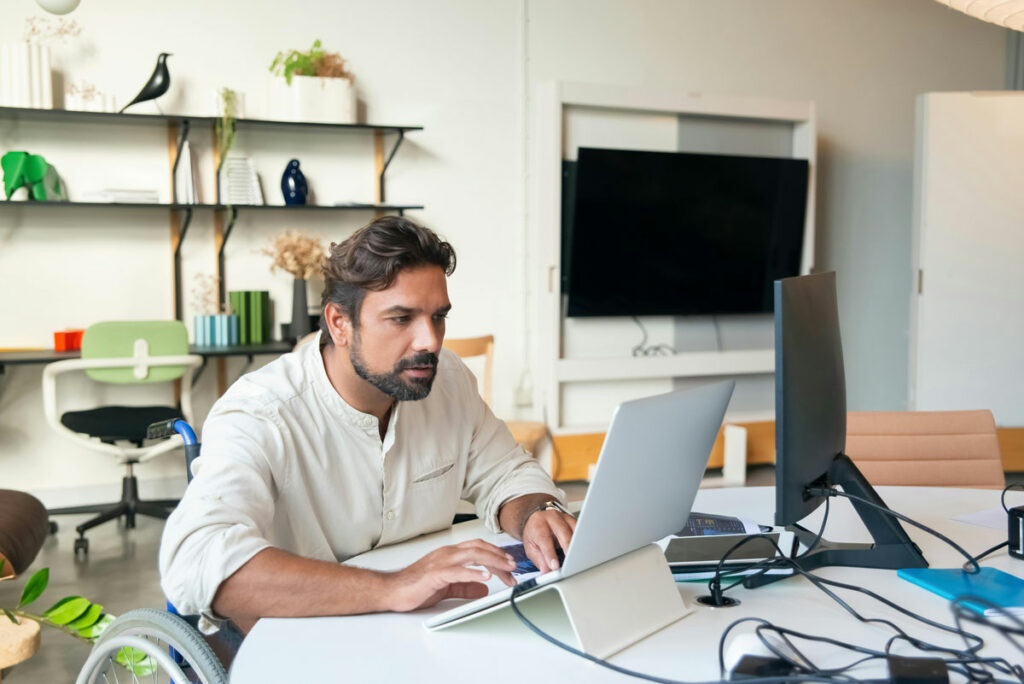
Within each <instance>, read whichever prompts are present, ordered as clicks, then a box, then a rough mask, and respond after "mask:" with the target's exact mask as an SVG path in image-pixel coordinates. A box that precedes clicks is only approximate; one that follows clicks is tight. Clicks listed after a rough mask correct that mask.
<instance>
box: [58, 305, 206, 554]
mask: <svg viewBox="0 0 1024 684" xmlns="http://www.w3.org/2000/svg"><path fill="white" fill-rule="evenodd" d="M202 362H203V358H202V357H201V356H197V355H194V354H189V353H188V333H187V331H186V330H185V326H184V324H182V323H181V322H180V321H126V322H105V323H97V324H95V325H93V326H91V327H89V328H88V329H87V330H86V331H85V334H84V335H83V337H82V358H80V359H68V360H66V361H57V362H56V363H51V364H49V365H48V366H47V367H46V368H45V370H44V371H43V410H44V413H45V416H46V422H47V424H48V425H49V426H50V427H51V428H52V429H53V430H55V431H56V432H58V433H59V434H61V435H63V436H64V437H66V438H68V439H70V440H71V441H73V442H74V443H75V444H78V445H79V446H83V447H86V448H88V449H92V450H94V451H99V452H101V453H105V454H109V455H110V456H113V457H114V458H116V459H117V460H118V462H119V463H121V464H123V465H124V466H125V468H126V472H125V476H124V478H123V479H122V481H121V499H120V501H118V502H117V503H114V504H90V505H86V506H70V507H66V508H57V509H53V510H51V511H49V514H50V515H65V514H77V513H99V515H97V516H96V517H95V518H92V519H91V520H88V521H87V522H84V523H82V524H81V525H78V526H77V527H76V528H75V529H76V530H77V532H78V535H79V536H78V539H76V540H75V554H76V555H77V554H78V553H79V552H82V553H83V554H88V553H89V541H88V540H87V539H86V538H85V532H86V531H87V530H89V529H91V528H93V527H96V526H97V525H100V524H102V523H104V522H106V521H108V520H116V519H119V518H121V517H122V516H124V518H125V524H126V526H127V527H129V528H133V527H135V516H136V514H142V515H148V516H152V517H155V518H166V517H167V516H168V515H169V514H170V511H171V509H173V508H174V506H175V505H177V500H174V499H161V500H155V501H143V500H140V499H139V489H138V481H137V480H136V478H135V474H134V466H135V465H136V464H137V463H142V462H145V461H148V460H150V459H151V458H154V457H156V456H159V455H160V454H164V453H167V452H169V451H171V450H173V449H176V448H178V447H180V446H181V445H182V442H181V439H180V438H178V437H172V438H170V439H165V440H162V441H159V442H157V443H156V444H150V445H146V444H145V443H144V442H145V440H146V428H147V427H148V426H149V425H150V424H151V423H154V422H157V421H160V420H170V419H175V418H184V419H185V420H191V419H192V403H191V398H192V374H193V372H194V370H195V368H196V367H197V366H199V365H201V364H202ZM71 371H85V373H86V375H87V376H88V377H89V378H91V379H92V380H94V381H97V382H101V383H114V384H149V383H159V382H172V381H174V380H178V379H181V400H180V409H179V408H178V407H176V406H167V405H158V406H121V405H114V406H101V407H98V408H93V409H88V410H84V411H68V412H65V413H63V414H60V413H59V412H58V383H57V379H58V376H60V375H62V374H65V373H68V372H71Z"/></svg>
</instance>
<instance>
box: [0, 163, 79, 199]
mask: <svg viewBox="0 0 1024 684" xmlns="http://www.w3.org/2000/svg"><path fill="white" fill-rule="evenodd" d="M0 168H2V169H3V172H4V195H5V196H6V197H7V199H10V198H11V195H13V194H14V192H15V190H17V189H18V188H21V187H27V188H28V196H29V199H33V200H37V201H40V202H67V200H68V196H67V193H66V192H65V191H64V184H63V183H62V182H61V180H60V176H59V175H58V174H57V169H55V168H54V167H53V166H52V165H50V164H48V163H47V161H46V160H45V159H43V157H42V156H41V155H38V154H29V153H28V152H8V153H7V154H5V155H4V156H3V157H0Z"/></svg>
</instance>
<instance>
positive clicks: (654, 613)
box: [503, 544, 693, 658]
mask: <svg viewBox="0 0 1024 684" xmlns="http://www.w3.org/2000/svg"><path fill="white" fill-rule="evenodd" d="M555 597H557V598H559V599H560V601H558V602H556V601H554V598H555ZM544 603H547V604H548V605H547V606H546V607H545V606H543V605H538V604H544ZM552 603H555V604H557V603H560V604H561V606H560V610H555V611H553V610H552V608H554V607H557V606H552V605H551V604H552ZM503 605H504V608H503V609H504V610H507V609H508V606H507V604H503ZM516 606H517V607H519V608H520V610H521V611H522V613H523V614H524V615H525V616H526V617H527V618H529V619H530V621H531V622H533V623H534V624H536V625H537V626H538V627H540V628H541V629H542V630H544V631H545V632H549V631H552V630H550V629H546V628H545V625H546V624H548V625H549V626H552V627H553V626H554V623H555V622H557V621H559V620H561V621H562V622H563V624H564V620H565V618H566V617H568V621H569V624H570V625H571V627H572V633H573V636H575V637H576V642H577V643H576V644H575V645H576V646H577V647H579V649H580V650H581V651H583V652H585V653H588V654H590V655H592V656H596V657H598V658H607V657H608V656H610V655H612V654H614V653H617V652H619V651H621V650H622V649H624V648H626V647H628V646H631V645H632V644H634V643H636V642H638V641H640V640H641V639H643V638H644V637H647V636H649V635H651V634H653V633H654V632H656V631H658V630H659V629H661V628H663V627H667V626H668V625H670V624H672V623H673V622H675V621H676V620H679V619H681V618H683V617H685V616H687V615H689V614H690V613H692V612H693V609H692V608H690V607H688V606H687V605H686V602H685V601H684V600H683V597H682V595H681V594H680V593H679V590H678V589H677V588H676V583H675V580H674V579H673V578H672V572H671V571H670V570H669V567H668V563H666V562H665V555H664V553H662V551H661V549H660V548H659V547H658V546H657V545H655V544H650V545H648V546H644V547H642V548H640V549H637V550H636V551H633V552H631V553H628V554H626V555H624V556H619V557H618V558H615V559H613V560H610V561H608V562H606V563H602V564H601V565H598V566H596V567H593V568H591V569H589V570H585V571H583V572H581V573H579V574H577V575H572V576H571V577H567V578H565V579H563V580H559V581H557V582H553V583H551V584H548V585H544V586H541V587H540V588H538V589H536V590H534V591H532V592H530V593H528V594H524V595H523V596H521V597H519V598H517V599H516ZM558 613H561V614H558Z"/></svg>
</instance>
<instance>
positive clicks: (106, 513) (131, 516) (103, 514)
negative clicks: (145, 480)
mask: <svg viewBox="0 0 1024 684" xmlns="http://www.w3.org/2000/svg"><path fill="white" fill-rule="evenodd" d="M177 505H178V499H155V500H152V501H143V500H141V499H139V481H138V480H137V479H136V477H135V476H134V475H125V477H124V478H123V479H122V480H121V500H120V501H118V502H117V503H115V504H113V505H111V504H88V505H85V506H67V507H65V508H54V509H51V510H49V511H47V513H48V514H49V515H74V514H80V513H99V515H97V516H96V517H95V518H91V519H90V520H87V521H85V522H84V523H82V524H81V525H78V526H76V527H75V530H76V531H77V532H78V539H76V540H75V552H76V553H77V552H78V551H83V552H84V553H86V554H87V553H88V552H89V543H88V540H86V538H85V533H86V532H87V531H88V530H91V529H92V528H94V527H96V526H97V525H102V524H103V523H105V522H107V521H109V520H117V519H119V518H121V517H122V516H124V519H125V527H127V528H129V529H131V528H134V527H135V516H136V515H148V516H150V517H152V518H160V519H166V518H167V516H169V515H170V514H171V511H172V510H174V507H175V506H177Z"/></svg>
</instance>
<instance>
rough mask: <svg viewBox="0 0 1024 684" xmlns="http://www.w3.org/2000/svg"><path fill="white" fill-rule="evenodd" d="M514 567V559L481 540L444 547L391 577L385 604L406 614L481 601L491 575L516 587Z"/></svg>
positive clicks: (485, 593)
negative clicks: (455, 601)
mask: <svg viewBox="0 0 1024 684" xmlns="http://www.w3.org/2000/svg"><path fill="white" fill-rule="evenodd" d="M469 566H480V567H469ZM515 567H516V563H515V560H514V559H513V558H512V556H510V555H508V554H507V553H505V552H504V551H502V550H501V549H499V548H498V547H497V546H495V545H494V544H488V543H487V542H485V541H483V540H482V539H472V540H470V541H465V542H462V543H461V544H455V545H454V546H442V547H441V548H439V549H437V550H436V551H431V552H430V553H428V554H427V555H426V556H424V557H423V558H421V559H419V560H418V561H416V562H415V563H413V564H412V565H410V566H409V567H407V568H405V569H404V570H399V571H398V572H396V573H394V574H392V575H390V581H389V582H388V584H389V587H388V597H387V599H386V600H387V602H388V604H389V609H390V610H394V611H398V612H405V611H409V610H416V609H417V608H426V607H428V606H432V605H434V604H435V603H437V602H438V601H441V600H443V599H446V598H469V599H476V598H481V597H483V596H486V595H487V586H486V585H485V584H484V582H486V581H487V580H489V579H490V578H491V574H492V573H493V574H494V575H495V576H496V577H497V578H498V579H500V580H501V581H502V582H504V583H505V584H507V585H508V586H510V587H512V586H515V584H516V581H515V579H514V578H513V577H512V572H511V571H512V570H514V569H515Z"/></svg>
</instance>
